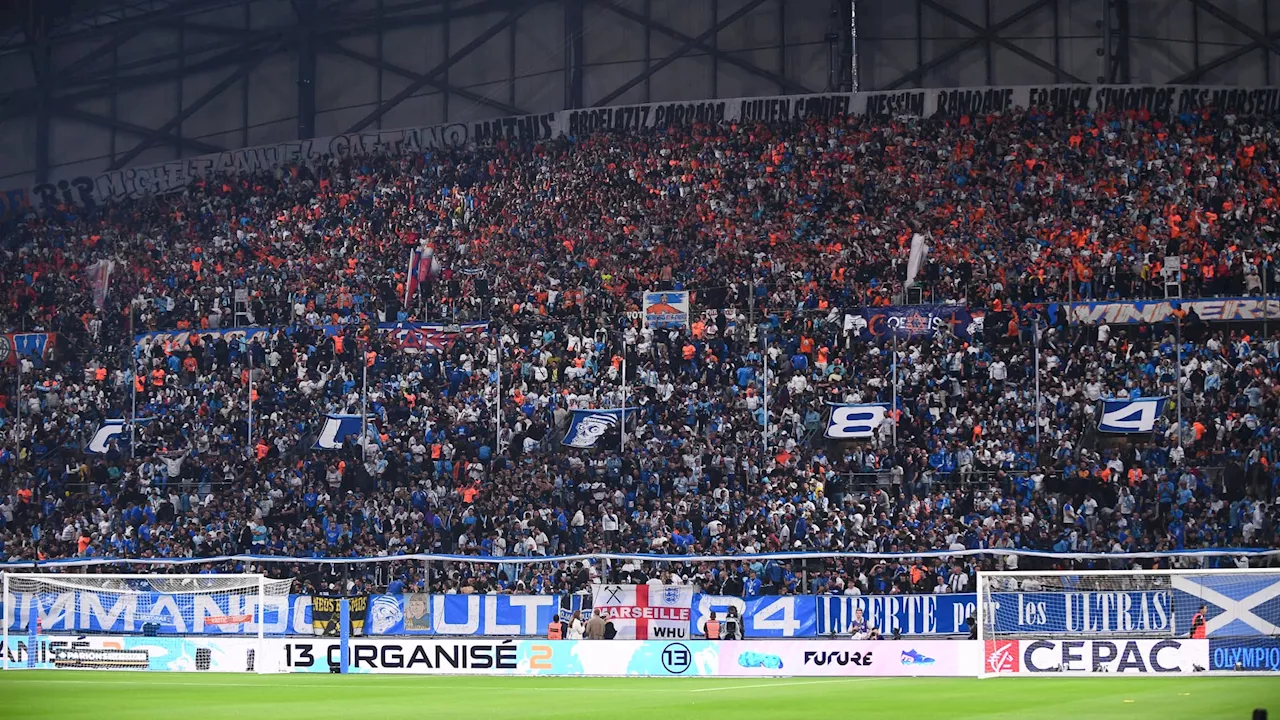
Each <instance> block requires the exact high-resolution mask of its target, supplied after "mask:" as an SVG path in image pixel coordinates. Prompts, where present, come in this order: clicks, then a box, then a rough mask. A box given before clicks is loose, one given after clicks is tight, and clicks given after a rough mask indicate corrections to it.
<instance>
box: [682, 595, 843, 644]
mask: <svg viewBox="0 0 1280 720" xmlns="http://www.w3.org/2000/svg"><path fill="white" fill-rule="evenodd" d="M731 607H735V608H737V609H738V617H740V618H741V619H742V630H743V632H744V633H745V636H746V637H749V638H753V639H754V638H771V637H772V638H784V637H785V638H790V637H813V636H814V634H815V633H816V632H817V627H818V620H817V610H818V609H817V603H816V601H815V600H814V599H813V597H768V596H761V597H753V598H746V599H743V598H740V597H733V596H730V595H702V594H699V595H694V596H693V608H692V610H691V612H690V616H689V624H690V626H691V627H690V633H691V635H690V636H691V637H695V638H696V637H700V636H703V635H705V634H706V628H707V620H709V619H711V613H713V612H714V613H715V614H716V619H717V620H719V621H721V622H724V618H725V615H727V614H728V612H729V608H731Z"/></svg>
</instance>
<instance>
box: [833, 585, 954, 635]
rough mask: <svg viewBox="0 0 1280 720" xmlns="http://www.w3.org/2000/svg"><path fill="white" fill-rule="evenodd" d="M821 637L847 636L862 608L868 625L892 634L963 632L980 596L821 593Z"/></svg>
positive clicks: (881, 631)
mask: <svg viewBox="0 0 1280 720" xmlns="http://www.w3.org/2000/svg"><path fill="white" fill-rule="evenodd" d="M814 600H815V601H816V602H817V618H816V619H817V622H816V623H815V630H816V632H817V636H818V637H824V636H827V635H830V634H832V633H834V634H836V635H846V634H848V633H849V632H850V628H851V626H852V623H853V619H854V617H855V616H856V614H857V612H858V611H859V610H861V611H862V619H863V620H864V621H866V623H867V627H869V628H875V629H877V630H879V631H880V634H881V635H884V636H885V637H889V636H891V635H892V634H893V632H894V630H895V629H896V630H899V631H901V632H902V634H903V635H904V636H911V635H963V634H967V633H968V632H969V623H968V618H969V617H970V615H972V614H973V612H974V611H975V610H976V609H977V595H975V594H974V593H956V594H947V595H855V596H848V595H818V596H816V597H815V598H814Z"/></svg>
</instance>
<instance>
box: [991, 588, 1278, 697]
mask: <svg viewBox="0 0 1280 720" xmlns="http://www.w3.org/2000/svg"><path fill="white" fill-rule="evenodd" d="M1265 574H1271V575H1275V576H1277V578H1280V568H1258V567H1249V568H1177V569H1173V568H1162V569H1156V570H1147V569H1137V570H1128V569H1126V570H1041V571H1036V570H990V571H979V572H978V579H977V583H976V586H975V590H976V605H977V607H976V608H975V612H974V622H975V623H977V633H976V635H975V638H976V639H977V641H978V642H979V643H980V645H979V647H980V648H981V649H982V654H983V656H984V657H983V663H982V665H981V666H980V670H981V672H980V673H979V675H978V677H981V678H990V677H1004V676H1010V675H1015V674H1013V673H992V672H988V671H987V664H986V657H985V656H986V654H987V649H986V648H987V641H988V640H1013V639H1017V640H1019V641H1021V640H1022V639H1023V638H1020V637H1018V638H1013V637H1005V636H998V637H991V636H989V635H988V634H987V619H988V617H987V616H988V612H989V608H987V607H986V605H987V600H986V598H987V597H988V596H989V595H994V594H995V593H999V592H1014V593H1022V592H1033V593H1053V592H1055V591H1053V590H1029V591H1028V590H1022V589H1021V588H1019V589H1018V590H1003V589H999V588H996V589H991V588H992V585H993V583H994V582H996V581H998V580H1001V579H1004V578H1015V579H1025V578H1054V577H1115V578H1122V577H1143V576H1147V577H1159V576H1164V577H1169V576H1178V575H1184V576H1205V575H1221V576H1230V575H1240V576H1245V575H1265ZM1140 590H1141V589H1136V588H1135V589H1133V590H1124V589H1117V592H1137V591H1140ZM1082 592H1098V591H1093V590H1090V591H1082ZM1170 622H1171V623H1174V625H1173V627H1172V628H1171V634H1170V636H1169V639H1185V638H1186V636H1187V634H1188V633H1189V632H1190V630H1191V629H1190V628H1189V627H1187V628H1180V627H1177V626H1176V614H1175V615H1174V616H1172V617H1171V618H1170ZM1095 639H1098V640H1102V639H1106V638H1103V637H1098V638H1095ZM1113 639H1138V638H1113ZM1206 642H1207V640H1206ZM1197 674H1202V675H1220V674H1223V673H1222V672H1221V671H1212V670H1209V668H1208V667H1205V668H1204V672H1203V673H1197ZM1230 674H1231V675H1241V674H1254V673H1241V672H1235V671H1233V672H1231V673H1230ZM1260 674H1261V675H1263V676H1267V677H1275V673H1260ZM1082 675H1085V676H1089V677H1106V676H1107V675H1105V674H1104V675H1098V674H1097V673H1089V672H1075V671H1067V672H1059V673H1046V674H1044V675H1040V676H1039V677H1054V676H1059V677H1064V676H1065V677H1073V676H1074V677H1079V676H1082ZM1115 676H1116V677H1133V675H1123V676H1122V675H1115Z"/></svg>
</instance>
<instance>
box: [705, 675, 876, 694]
mask: <svg viewBox="0 0 1280 720" xmlns="http://www.w3.org/2000/svg"><path fill="white" fill-rule="evenodd" d="M872 679H878V678H840V679H838V680H801V681H798V682H795V681H787V680H779V681H778V682H771V683H755V684H753V685H726V686H724V687H713V688H698V689H697V690H690V691H689V692H719V691H721V690H744V689H746V688H771V687H783V686H793V685H829V684H831V683H849V682H863V681H865V680H872Z"/></svg>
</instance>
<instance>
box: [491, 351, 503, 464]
mask: <svg viewBox="0 0 1280 720" xmlns="http://www.w3.org/2000/svg"><path fill="white" fill-rule="evenodd" d="M496 370H497V372H496V373H495V377H496V378H497V381H498V394H497V397H496V398H494V403H493V414H494V431H493V454H494V455H495V456H496V455H498V454H499V453H501V452H502V333H501V332H499V333H498V362H497V368H496Z"/></svg>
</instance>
